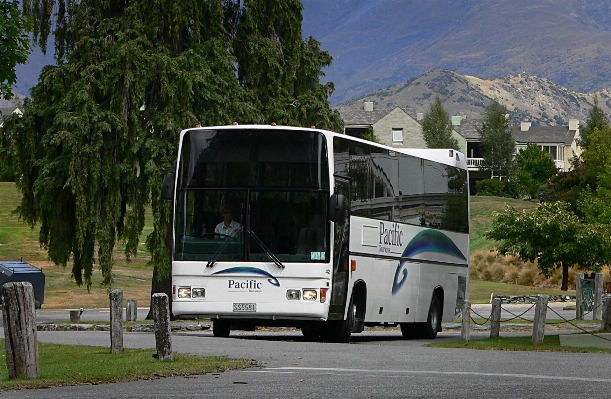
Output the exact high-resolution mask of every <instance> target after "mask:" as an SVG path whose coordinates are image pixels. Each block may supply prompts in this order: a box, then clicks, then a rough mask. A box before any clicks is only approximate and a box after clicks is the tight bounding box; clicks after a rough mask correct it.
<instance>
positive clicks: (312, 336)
mask: <svg viewBox="0 0 611 399" xmlns="http://www.w3.org/2000/svg"><path fill="white" fill-rule="evenodd" d="M301 333H302V334H303V336H304V337H305V339H307V340H308V341H316V340H317V339H318V337H319V336H320V329H319V328H318V326H317V325H315V324H304V325H303V326H301Z"/></svg>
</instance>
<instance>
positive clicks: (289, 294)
mask: <svg viewBox="0 0 611 399" xmlns="http://www.w3.org/2000/svg"><path fill="white" fill-rule="evenodd" d="M299 298H301V291H299V290H286V299H288V300H289V301H290V300H298V299H299Z"/></svg>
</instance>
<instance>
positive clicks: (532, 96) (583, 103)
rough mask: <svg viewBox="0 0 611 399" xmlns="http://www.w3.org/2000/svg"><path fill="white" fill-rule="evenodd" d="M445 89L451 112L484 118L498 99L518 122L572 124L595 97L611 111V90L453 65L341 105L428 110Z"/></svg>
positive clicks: (582, 117)
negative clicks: (481, 73) (486, 74)
mask: <svg viewBox="0 0 611 399" xmlns="http://www.w3.org/2000/svg"><path fill="white" fill-rule="evenodd" d="M435 93H439V95H440V96H441V98H442V101H443V106H444V108H445V109H446V110H447V111H448V113H449V114H450V115H465V116H466V117H467V118H468V119H481V118H482V115H483V113H484V107H485V106H487V105H488V104H490V102H491V101H492V99H497V100H498V101H499V102H501V103H502V104H503V105H505V106H506V107H507V110H508V111H509V112H510V114H511V115H512V121H513V123H514V124H518V123H519V122H522V121H531V122H532V123H533V125H555V124H558V123H559V122H560V124H567V123H568V120H569V119H579V120H580V121H586V120H587V119H588V114H589V112H590V109H591V108H592V106H593V98H594V97H593V96H594V95H596V96H597V97H598V100H599V106H600V107H601V108H602V109H603V111H604V112H605V114H607V115H611V91H610V90H601V91H599V92H595V93H589V94H586V93H580V92H578V91H575V90H572V89H568V88H566V87H562V86H560V85H557V84H555V83H554V82H552V81H550V80H548V79H543V78H538V77H536V76H531V75H527V74H517V75H509V76H504V77H500V78H491V79H482V78H478V77H475V76H463V75H460V74H458V73H456V72H453V71H449V70H434V71H431V72H428V73H425V74H424V75H422V76H419V77H418V78H416V79H412V80H410V81H408V82H405V83H401V84H398V85H394V86H391V87H388V88H385V89H379V90H375V91H372V92H370V93H367V94H366V95H364V96H362V97H360V98H358V99H356V100H353V101H349V102H346V103H344V104H341V105H339V106H338V107H337V108H338V109H342V108H346V107H348V108H355V107H356V108H360V107H362V104H363V101H373V102H374V104H375V107H377V108H386V107H396V106H399V107H402V108H404V109H406V110H408V111H410V112H411V113H412V114H414V115H415V113H416V112H425V113H426V112H428V111H429V108H430V104H431V103H432V102H433V100H434V96H435Z"/></svg>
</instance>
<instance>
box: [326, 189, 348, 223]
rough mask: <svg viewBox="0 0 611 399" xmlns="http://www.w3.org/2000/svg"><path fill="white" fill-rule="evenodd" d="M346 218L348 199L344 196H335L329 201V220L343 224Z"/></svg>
mask: <svg viewBox="0 0 611 399" xmlns="http://www.w3.org/2000/svg"><path fill="white" fill-rule="evenodd" d="M345 218H346V197H345V196H344V194H333V195H332V196H331V199H330V200H329V219H331V221H332V222H342V221H343V220H344V219H345Z"/></svg>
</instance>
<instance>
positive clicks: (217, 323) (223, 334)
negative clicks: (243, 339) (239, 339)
mask: <svg viewBox="0 0 611 399" xmlns="http://www.w3.org/2000/svg"><path fill="white" fill-rule="evenodd" d="M230 332H231V328H230V326H229V322H228V321H227V320H222V319H219V320H214V323H213V325H212V335H214V336H215V337H218V338H227V337H228V336H229V333H230Z"/></svg>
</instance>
